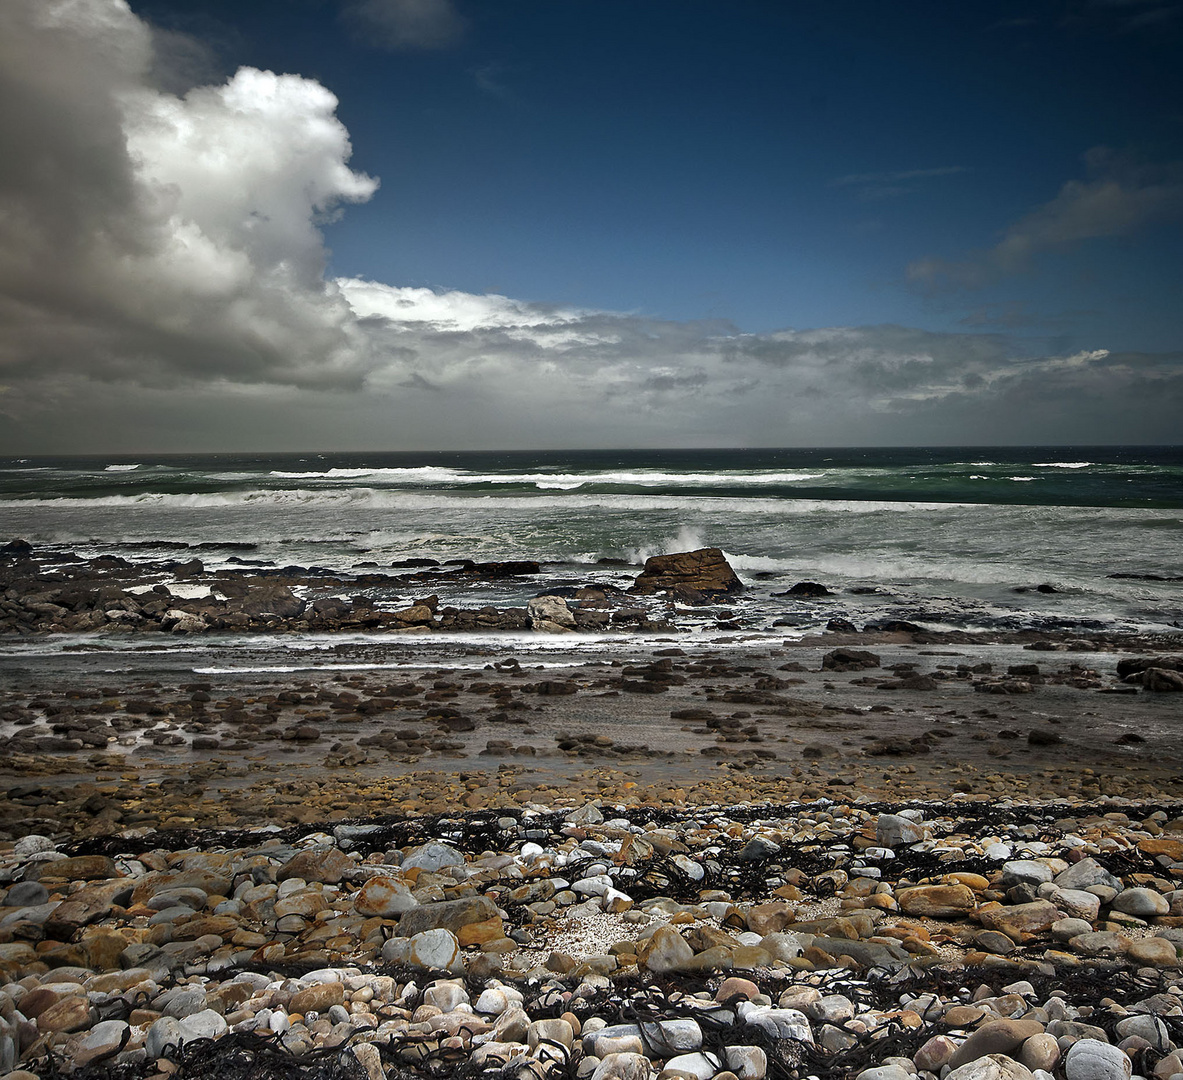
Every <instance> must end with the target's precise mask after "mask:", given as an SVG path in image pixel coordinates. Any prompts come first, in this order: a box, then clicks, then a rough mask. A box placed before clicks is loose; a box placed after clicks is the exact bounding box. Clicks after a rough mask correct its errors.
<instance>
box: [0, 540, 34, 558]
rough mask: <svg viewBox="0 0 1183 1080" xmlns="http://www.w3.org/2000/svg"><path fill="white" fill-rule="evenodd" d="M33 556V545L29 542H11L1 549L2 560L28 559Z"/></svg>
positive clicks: (0, 556)
mask: <svg viewBox="0 0 1183 1080" xmlns="http://www.w3.org/2000/svg"><path fill="white" fill-rule="evenodd" d="M32 554H33V545H32V544H30V543H29V541H28V540H9V541H8V543H7V544H5V545H4V546H3V547H0V559H27V558H29V556H31V555H32Z"/></svg>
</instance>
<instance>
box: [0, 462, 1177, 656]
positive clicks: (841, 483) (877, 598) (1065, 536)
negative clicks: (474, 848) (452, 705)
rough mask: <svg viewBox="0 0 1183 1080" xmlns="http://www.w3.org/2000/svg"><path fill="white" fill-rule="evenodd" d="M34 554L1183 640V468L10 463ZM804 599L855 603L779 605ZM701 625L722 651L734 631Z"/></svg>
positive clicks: (2, 526) (506, 596)
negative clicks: (680, 564) (422, 576)
mask: <svg viewBox="0 0 1183 1080" xmlns="http://www.w3.org/2000/svg"><path fill="white" fill-rule="evenodd" d="M14 537H20V538H23V539H25V540H28V541H29V542H31V543H33V544H34V545H36V546H39V547H51V548H68V549H71V550H74V551H76V552H78V553H79V554H80V555H83V556H87V557H89V556H94V555H100V554H114V555H121V556H124V557H126V558H129V559H133V560H137V561H142V560H168V559H178V558H191V557H194V556H196V557H199V558H200V559H201V560H202V561H203V563H204V564H205V566H206V567H207V568H218V567H229V566H234V567H239V568H249V567H283V566H291V565H298V566H304V567H323V568H326V569H329V570H333V571H335V572H350V571H358V572H367V573H373V572H375V570H376V569H381V568H389V567H390V566H391V564H392V563H398V562H401V561H404V560H407V559H435V560H438V561H440V562H445V561H446V560H449V559H473V560H477V561H492V560H509V559H514V560H518V559H521V560H534V561H538V562H540V563H542V564H544V566H543V574H541V575H540V576H539V578H538V579H537V580H531V579H524V580H522V581H516V582H509V583H505V582H489V583H485V584H482V585H480V586H467V587H465V588H463V589H460V588H458V587H455V586H451V587H449V586H447V585H445V584H443V583H441V587H440V589H439V590H438V592H439V595H440V597H441V600H442V601H443V602H444V603H452V604H455V605H457V606H461V607H480V606H482V605H484V604H494V605H507V604H523V603H525V600H526V599H527V598H528V597H529V596H532V595H534V594H535V593H536V592H538V591H539V588H540V585H546V586H552V587H557V586H562V585H578V584H584V583H606V584H613V585H618V586H622V587H627V585H628V584H630V583H631V581H632V578H633V577H634V576H635V574H636V573H637V570H638V568H639V565H640V564H641V563H642V562H643V561H644V560H645V558H646V557H648V556H650V555H654V554H658V553H665V552H674V551H685V550H691V549H694V548H699V547H707V546H710V547H719V548H722V549H723V550H724V552H725V553H726V555H727V558H728V560H729V561H730V562H731V564H732V566H733V567H734V568H735V570H736V571H737V572H738V573H739V575H740V577H741V578H742V579H743V580H744V582H745V584H746V585H747V586H748V588H747V590H746V592H745V593H744V594H743V595H742V596H741V597H739V598H738V599H736V600H735V601H734V602H732V603H729V604H728V605H727V606H728V608H729V609H731V611H730V616H729V618H731V619H733V620H735V622H736V624H737V625H739V626H740V627H741V628H742V629H744V630H746V631H749V632H751V633H753V634H773V635H780V636H785V637H792V636H801V635H804V634H807V633H810V632H812V631H816V630H818V629H821V628H822V627H824V626H825V624H826V623H827V622H828V621H829V620H831V619H834V618H843V619H847V620H849V621H851V622H853V623H855V624H856V625H858V626H862V625H864V624H866V623H868V622H872V621H876V620H881V619H905V620H907V621H910V622H915V623H918V624H921V625H923V626H925V627H929V628H932V629H937V630H963V631H970V632H975V631H1008V630H1036V631H1045V632H1067V633H1072V632H1073V631H1080V632H1082V633H1095V632H1098V631H1107V630H1110V631H1151V632H1163V631H1171V630H1173V629H1176V628H1178V627H1180V625H1183V448H1181V447H1054V448H1049V447H1039V448H1014V447H1008V448H997V447H992V448H967V447H946V448H937V449H932V448H927V449H845V450H841V449H816V450H796V449H784V450H678V451H664V452H663V451H633V450H628V451H584V452H549V453H526V452H514V453H491V452H490V453H434V454H410V453H366V454H363V453H357V454H316V453H304V454H272V455H263V454H205V455H186V456H180V455H162V456H142V457H134V458H129V457H107V458H100V457H70V458H65V457H61V458H48V457H45V458H23V459H8V460H4V461H0V542H2V541H3V540H5V539H9V538H14ZM604 560H608V561H607V562H605V561H604ZM394 572H400V571H392V573H394ZM800 581H812V582H817V583H820V584H822V585H825V586H826V588H827V589H828V590H829V591H830V593H831V595H829V596H824V597H817V598H798V597H789V596H783V595H778V594H782V593H784V592H786V591H787V590H788V589H789V588H790V587H791V586H792V585H794V584H796V583H797V582H800ZM1040 586H1042V587H1043V590H1042V591H1041V590H1040ZM450 589H451V590H454V591H450ZM386 599H389V600H390V601H391V602H392V603H393V602H397V601H398V599H399V598H398V597H396V596H394V595H391V596H390V597H388V598H386ZM688 618H689V621H688V622H686V624H685V625H686V628H687V629H688V630H689V631H691V632H693V633H698V634H700V635H702V636H704V637H705V636H707V635H710V634H713V633H715V632H716V625H717V623H718V621H719V615H718V613H717V612H715V613H709V614H707V613H704V614H702V615H701V616H700V617H697V621H696V617H694V616H688Z"/></svg>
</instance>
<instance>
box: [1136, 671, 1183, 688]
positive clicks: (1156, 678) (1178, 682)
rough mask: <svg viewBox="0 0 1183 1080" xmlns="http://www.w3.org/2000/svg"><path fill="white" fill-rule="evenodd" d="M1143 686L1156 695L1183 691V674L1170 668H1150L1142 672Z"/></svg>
mask: <svg viewBox="0 0 1183 1080" xmlns="http://www.w3.org/2000/svg"><path fill="white" fill-rule="evenodd" d="M1139 678H1140V679H1141V682H1142V685H1143V686H1144V687H1145V688H1146V689H1147V690H1152V691H1154V692H1156V693H1166V692H1176V693H1177V692H1179V691H1183V672H1181V671H1173V670H1170V669H1168V668H1160V667H1149V668H1147V669H1146V670H1145V671H1143V672H1142V674H1141V676H1139Z"/></svg>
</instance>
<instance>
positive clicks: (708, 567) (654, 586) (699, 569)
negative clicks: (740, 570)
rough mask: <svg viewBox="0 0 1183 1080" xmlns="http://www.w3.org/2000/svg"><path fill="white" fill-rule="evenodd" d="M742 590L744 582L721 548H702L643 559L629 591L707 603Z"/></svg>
mask: <svg viewBox="0 0 1183 1080" xmlns="http://www.w3.org/2000/svg"><path fill="white" fill-rule="evenodd" d="M742 590H743V582H741V581H740V580H739V578H738V577H737V576H736V573H735V571H734V570H732V569H731V567H730V565H729V564H728V562H727V560H726V559H725V558H724V557H723V552H722V551H720V550H719V548H701V549H699V550H698V551H683V552H678V553H676V554H673V555H654V556H653V557H652V558H649V559H646V560H645V566H644V569H643V570H642V571H641V572H640V574H638V575H637V579H636V581H634V582H633V586H632V588H631V589H630V590H629V591H630V592H633V593H638V594H640V595H643V596H644V595H650V594H652V593H657V592H670V593H672V594H673V597H674V599H676V600H682V601H684V602H686V603H709V602H710V601H711V600H712V599H714V598H716V597H719V596H730V595H733V594H735V593H738V592H741V591H742Z"/></svg>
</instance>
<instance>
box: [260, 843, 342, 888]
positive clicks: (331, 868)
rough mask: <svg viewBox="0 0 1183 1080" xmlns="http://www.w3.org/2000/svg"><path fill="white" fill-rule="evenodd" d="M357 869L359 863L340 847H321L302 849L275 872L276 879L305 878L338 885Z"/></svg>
mask: <svg viewBox="0 0 1183 1080" xmlns="http://www.w3.org/2000/svg"><path fill="white" fill-rule="evenodd" d="M356 869H357V863H355V862H354V861H353V860H352V859H351V858H350V857H349V856H348V855H346V854H345V852H343V851H341V850H340V849H339V848H335V847H332V848H320V849H318V850H316V851H301V852H300V854H299V855H295V856H293V857H292V858H290V859H288V861H287V862H285V863H284V864H283V866H281V867H280V868H279V869H278V870H277V871H276V872H275V880H276V881H287V879H288V878H303V879H304V880H305V881H321V882H324V883H325V884H326V885H336V884H338V883H339V882H340V881H341V879H342V878H343V877H345V876H346V875H347V874H350V873H352V872H353V871H354V870H356Z"/></svg>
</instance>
